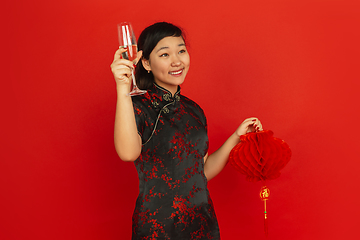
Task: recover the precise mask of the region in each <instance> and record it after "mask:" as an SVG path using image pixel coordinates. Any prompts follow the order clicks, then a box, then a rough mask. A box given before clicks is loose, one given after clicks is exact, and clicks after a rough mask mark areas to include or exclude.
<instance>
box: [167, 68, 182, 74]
mask: <svg viewBox="0 0 360 240" xmlns="http://www.w3.org/2000/svg"><path fill="white" fill-rule="evenodd" d="M183 71H184V69H180V70H178V71H174V72H169V74H170V75H179V74H181V73H182V72H183Z"/></svg>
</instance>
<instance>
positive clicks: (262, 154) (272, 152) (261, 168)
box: [229, 130, 291, 235]
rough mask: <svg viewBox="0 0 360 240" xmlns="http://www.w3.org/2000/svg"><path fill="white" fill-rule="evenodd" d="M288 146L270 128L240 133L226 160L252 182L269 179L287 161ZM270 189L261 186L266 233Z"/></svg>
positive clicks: (277, 175) (266, 231)
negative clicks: (238, 139)
mask: <svg viewBox="0 0 360 240" xmlns="http://www.w3.org/2000/svg"><path fill="white" fill-rule="evenodd" d="M290 158H291V150H290V148H289V146H288V145H287V143H285V142H284V141H283V140H281V139H279V138H275V137H273V132H272V131H270V130H264V131H260V132H250V133H247V134H245V135H242V136H240V143H238V144H237V145H236V146H235V147H234V148H233V149H232V150H231V152H230V156H229V162H230V163H231V165H232V166H233V167H234V168H235V169H236V170H238V171H239V172H240V173H242V174H244V175H246V180H248V181H251V182H256V181H263V182H265V181H266V180H272V179H275V178H278V177H279V176H280V170H281V169H283V168H284V167H285V165H286V164H287V163H288V162H289V161H290ZM269 196H270V190H269V188H267V187H266V186H263V187H262V188H261V191H260V198H261V200H263V201H264V208H265V211H264V230H265V235H267V234H268V227H267V220H268V217H267V211H266V201H267V200H268V198H269Z"/></svg>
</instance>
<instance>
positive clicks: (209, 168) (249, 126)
mask: <svg viewBox="0 0 360 240" xmlns="http://www.w3.org/2000/svg"><path fill="white" fill-rule="evenodd" d="M253 131H262V125H261V122H260V121H259V119H257V118H254V117H253V118H247V119H245V120H244V121H243V122H242V123H241V124H240V126H239V127H238V129H236V131H235V132H234V133H233V134H232V135H231V136H230V137H229V138H228V139H227V140H226V141H225V142H224V144H223V145H222V146H221V147H220V148H219V149H218V150H216V151H215V152H213V153H212V154H211V155H209V156H208V155H206V156H205V158H204V161H205V167H204V173H205V176H206V178H207V180H208V181H209V180H210V179H212V178H214V177H215V176H216V175H218V174H219V173H220V172H221V171H222V170H223V169H224V167H225V166H226V163H227V161H228V159H229V155H230V152H231V150H232V149H233V148H234V147H235V145H236V144H238V143H239V142H240V136H241V135H244V134H246V133H248V132H253Z"/></svg>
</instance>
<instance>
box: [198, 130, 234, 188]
mask: <svg viewBox="0 0 360 240" xmlns="http://www.w3.org/2000/svg"><path fill="white" fill-rule="evenodd" d="M239 142H240V138H239V136H238V135H237V134H236V133H233V134H232V135H231V136H230V137H229V138H228V139H227V140H226V141H225V142H224V144H223V145H222V146H221V147H220V148H219V149H218V150H216V151H215V152H213V153H212V154H211V155H209V156H208V157H207V159H206V161H205V166H204V173H205V176H206V178H207V180H208V181H209V180H210V179H212V178H214V177H215V176H216V175H218V174H219V173H220V172H221V171H222V170H223V169H224V167H225V166H226V164H227V162H228V159H229V155H230V152H231V150H232V149H233V148H234V147H235V145H236V144H238V143H239Z"/></svg>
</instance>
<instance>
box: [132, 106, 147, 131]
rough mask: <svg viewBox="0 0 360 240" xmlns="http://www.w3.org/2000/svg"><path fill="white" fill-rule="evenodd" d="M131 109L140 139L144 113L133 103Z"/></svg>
mask: <svg viewBox="0 0 360 240" xmlns="http://www.w3.org/2000/svg"><path fill="white" fill-rule="evenodd" d="M133 107H134V114H135V121H136V126H137V129H138V133H139V134H140V136H141V138H142V136H143V134H144V129H145V113H144V112H143V111H142V109H141V108H140V107H139V106H137V105H136V104H135V103H133Z"/></svg>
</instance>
